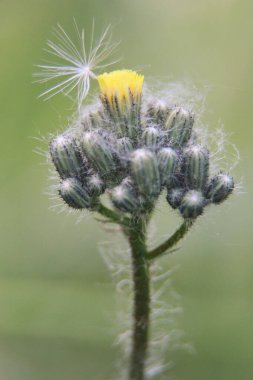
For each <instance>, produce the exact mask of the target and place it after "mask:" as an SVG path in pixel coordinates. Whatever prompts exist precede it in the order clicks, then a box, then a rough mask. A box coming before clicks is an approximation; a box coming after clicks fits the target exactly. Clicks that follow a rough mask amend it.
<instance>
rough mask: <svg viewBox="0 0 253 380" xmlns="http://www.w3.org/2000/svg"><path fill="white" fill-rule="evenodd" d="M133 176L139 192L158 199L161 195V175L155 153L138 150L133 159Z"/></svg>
mask: <svg viewBox="0 0 253 380" xmlns="http://www.w3.org/2000/svg"><path fill="white" fill-rule="evenodd" d="M131 175H132V178H133V180H134V183H135V184H136V187H137V189H138V191H139V192H140V193H141V194H143V195H144V196H145V197H150V196H151V197H152V196H154V197H156V196H158V194H159V193H160V190H161V184H160V174H159V168H158V162H157V159H156V156H155V154H154V153H152V152H151V151H150V150H148V149H144V148H143V149H137V150H136V151H135V152H133V154H132V158H131Z"/></svg>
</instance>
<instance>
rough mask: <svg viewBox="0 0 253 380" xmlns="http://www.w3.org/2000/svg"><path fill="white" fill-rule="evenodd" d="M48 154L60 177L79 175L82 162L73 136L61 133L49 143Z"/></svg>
mask: <svg viewBox="0 0 253 380" xmlns="http://www.w3.org/2000/svg"><path fill="white" fill-rule="evenodd" d="M50 154H51V157H52V161H53V163H54V165H55V168H56V170H57V171H58V173H59V175H60V176H61V178H63V179H64V178H67V177H71V176H72V175H79V174H80V173H81V171H82V169H83V168H84V162H83V159H82V156H81V153H80V151H79V148H78V146H77V143H76V140H75V138H74V137H73V136H72V135H71V134H62V135H59V136H57V137H56V138H55V139H53V140H52V141H51V143H50Z"/></svg>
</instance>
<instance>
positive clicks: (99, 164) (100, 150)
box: [81, 132, 116, 178]
mask: <svg viewBox="0 0 253 380" xmlns="http://www.w3.org/2000/svg"><path fill="white" fill-rule="evenodd" d="M81 149H82V152H83V154H84V155H85V156H86V157H87V159H88V161H89V162H90V164H91V165H92V166H93V167H94V169H95V170H97V171H98V172H99V174H100V175H101V177H102V178H103V177H104V176H106V175H108V174H110V173H111V172H113V171H115V169H116V164H115V160H114V157H113V152H112V149H111V148H110V146H109V144H108V143H107V141H106V140H105V139H103V138H102V137H101V136H99V135H98V134H97V133H95V132H86V133H84V134H83V136H82V138H81Z"/></svg>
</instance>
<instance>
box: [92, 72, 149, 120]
mask: <svg viewBox="0 0 253 380" xmlns="http://www.w3.org/2000/svg"><path fill="white" fill-rule="evenodd" d="M97 80H98V83H99V87H100V91H101V98H102V101H103V102H104V103H106V105H107V106H108V107H109V108H110V111H111V112H112V113H114V112H117V113H118V114H119V113H120V114H124V113H125V112H126V111H131V109H133V108H134V109H135V110H136V106H138V105H139V102H140V98H141V91H142V85H143V80H144V76H143V75H140V74H138V73H136V72H135V71H132V70H115V71H112V72H110V73H104V74H102V75H99V76H98V77H97Z"/></svg>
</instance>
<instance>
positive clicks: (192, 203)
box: [179, 190, 205, 219]
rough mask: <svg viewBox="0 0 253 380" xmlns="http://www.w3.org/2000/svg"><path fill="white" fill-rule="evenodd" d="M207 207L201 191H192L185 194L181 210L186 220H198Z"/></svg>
mask: <svg viewBox="0 0 253 380" xmlns="http://www.w3.org/2000/svg"><path fill="white" fill-rule="evenodd" d="M204 206H205V199H204V197H203V195H202V192H201V191H197V190H190V191H187V193H185V195H184V197H183V199H182V201H181V205H180V206H179V210H180V212H181V215H182V216H183V218H185V219H189V218H192V219H194V218H197V216H199V215H201V214H202V212H203V210H204Z"/></svg>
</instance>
